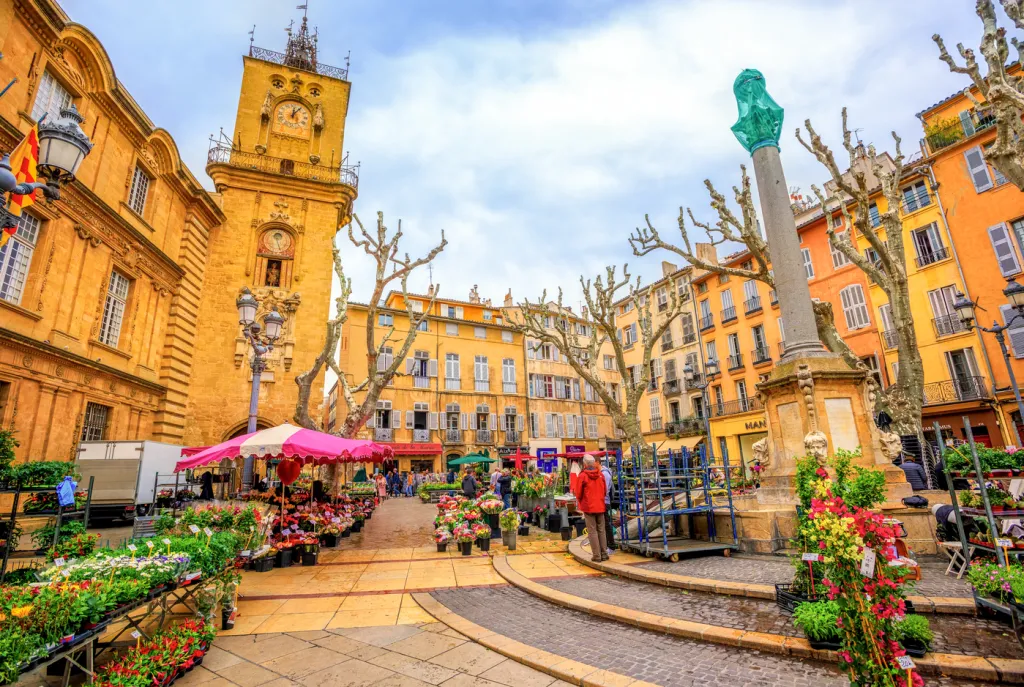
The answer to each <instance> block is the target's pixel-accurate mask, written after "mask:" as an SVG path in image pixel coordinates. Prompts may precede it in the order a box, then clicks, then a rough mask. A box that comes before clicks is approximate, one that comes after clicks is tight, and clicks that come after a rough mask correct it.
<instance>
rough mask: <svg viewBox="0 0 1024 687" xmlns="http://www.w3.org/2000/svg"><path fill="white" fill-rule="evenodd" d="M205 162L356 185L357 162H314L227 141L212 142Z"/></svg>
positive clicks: (357, 176)
mask: <svg viewBox="0 0 1024 687" xmlns="http://www.w3.org/2000/svg"><path fill="white" fill-rule="evenodd" d="M346 159H347V158H346ZM206 162H207V164H208V165H230V166H231V167H238V168H239V169H251V170H254V171H257V172H269V173H271V174H280V175H282V176H286V177H295V178H297V179H309V180H310V181H323V182H329V183H342V184H345V185H346V186H351V187H352V188H358V187H359V165H348V164H341V165H337V166H333V167H331V166H328V165H314V164H310V163H308V162H298V161H296V160H288V159H285V158H280V157H270V156H269V155H260V154H258V153H249V152H244V151H241V150H235V149H234V148H232V146H231V145H230V144H227V143H215V144H213V145H212V146H211V147H210V150H209V151H208V152H207V155H206Z"/></svg>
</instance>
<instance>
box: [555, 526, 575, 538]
mask: <svg viewBox="0 0 1024 687" xmlns="http://www.w3.org/2000/svg"><path fill="white" fill-rule="evenodd" d="M558 531H559V532H560V533H561V535H562V541H569V540H570V539H572V528H571V527H569V526H568V525H566V526H565V527H560V528H559V530H558Z"/></svg>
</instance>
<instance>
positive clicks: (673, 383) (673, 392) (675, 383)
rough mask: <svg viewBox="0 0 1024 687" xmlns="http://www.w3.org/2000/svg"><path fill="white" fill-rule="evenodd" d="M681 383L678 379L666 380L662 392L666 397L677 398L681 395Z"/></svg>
mask: <svg viewBox="0 0 1024 687" xmlns="http://www.w3.org/2000/svg"><path fill="white" fill-rule="evenodd" d="M682 386H683V385H682V383H680V381H679V380H678V379H666V380H665V386H664V391H665V395H666V396H678V395H679V394H681V393H682V391H683V389H682Z"/></svg>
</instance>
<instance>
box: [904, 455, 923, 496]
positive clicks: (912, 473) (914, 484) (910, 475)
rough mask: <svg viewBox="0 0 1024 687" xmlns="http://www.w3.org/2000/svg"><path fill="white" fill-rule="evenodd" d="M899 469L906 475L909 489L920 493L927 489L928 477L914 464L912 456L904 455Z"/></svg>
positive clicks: (917, 464) (919, 466)
mask: <svg viewBox="0 0 1024 687" xmlns="http://www.w3.org/2000/svg"><path fill="white" fill-rule="evenodd" d="M900 469H902V470H903V472H904V473H905V474H906V476H907V482H909V483H910V488H911V489H913V490H914V491H921V490H922V489H927V488H928V477H927V476H926V475H925V474H924V468H923V467H921V465H920V464H919V463H916V462H914V457H913V456H907V455H905V456H904V457H903V462H902V463H900Z"/></svg>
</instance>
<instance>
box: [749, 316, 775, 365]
mask: <svg viewBox="0 0 1024 687" xmlns="http://www.w3.org/2000/svg"><path fill="white" fill-rule="evenodd" d="M750 335H751V337H752V338H753V339H754V362H763V361H765V360H768V359H769V358H770V354H769V353H768V339H767V338H765V335H764V325H760V324H759V325H757V326H756V327H754V328H753V329H751V330H750Z"/></svg>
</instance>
